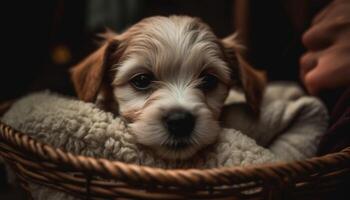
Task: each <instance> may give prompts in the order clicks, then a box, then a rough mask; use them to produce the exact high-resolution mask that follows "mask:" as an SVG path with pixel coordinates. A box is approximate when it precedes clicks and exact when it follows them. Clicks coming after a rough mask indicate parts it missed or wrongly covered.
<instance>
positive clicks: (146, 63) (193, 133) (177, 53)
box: [71, 16, 263, 159]
mask: <svg viewBox="0 0 350 200" xmlns="http://www.w3.org/2000/svg"><path fill="white" fill-rule="evenodd" d="M238 47H239V46H238V45H237V44H236V42H235V40H234V38H233V37H228V38H226V39H224V40H219V39H217V37H216V36H215V35H214V34H213V32H212V31H211V30H210V28H209V27H208V26H207V25H206V24H204V23H203V22H201V21H200V20H198V19H196V18H191V17H183V16H171V17H151V18H146V19H144V20H142V21H141V22H139V23H138V24H136V25H134V26H132V27H131V28H129V29H128V30H127V31H126V32H124V33H123V34H120V35H116V34H115V35H110V34H109V36H108V39H107V42H106V43H105V44H104V45H103V46H102V47H100V49H98V50H97V51H96V52H95V53H93V54H92V55H90V56H89V57H88V58H86V59H85V60H84V61H83V62H81V63H80V64H78V65H77V66H75V67H74V68H73V69H72V71H71V72H72V79H73V83H74V85H75V88H76V90H77V94H78V96H79V97H80V98H81V99H82V100H85V101H89V102H96V101H97V103H99V104H102V105H103V106H104V107H105V108H107V107H113V105H112V106H111V105H106V104H110V103H111V102H113V103H112V104H114V107H115V105H118V112H119V115H120V116H121V117H123V118H124V119H125V121H126V122H128V124H129V126H130V128H131V131H132V132H133V133H134V134H135V136H136V138H137V140H138V142H139V143H140V144H142V145H145V146H148V147H151V148H152V149H154V150H155V152H156V153H157V154H159V155H160V156H162V157H164V158H168V159H186V158H189V157H190V156H192V155H193V154H195V153H196V152H197V151H198V150H199V149H201V148H202V147H204V146H206V145H208V144H211V143H213V142H214V141H215V140H216V138H217V136H218V133H219V132H220V127H219V123H218V121H217V120H218V118H219V115H220V112H221V108H222V106H223V103H224V101H225V98H226V97H227V94H228V91H229V89H230V88H231V87H236V86H237V87H242V88H243V90H244V92H245V94H246V98H247V101H248V103H249V104H250V105H251V107H252V109H253V110H255V111H257V110H258V106H259V103H260V98H261V93H262V89H263V81H262V77H261V76H259V74H258V73H256V72H255V71H254V70H253V69H252V68H251V67H249V65H248V64H247V63H246V62H244V61H243V59H242V58H241V57H240V56H239V54H238V49H239V48H238Z"/></svg>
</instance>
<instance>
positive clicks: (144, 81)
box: [130, 74, 154, 90]
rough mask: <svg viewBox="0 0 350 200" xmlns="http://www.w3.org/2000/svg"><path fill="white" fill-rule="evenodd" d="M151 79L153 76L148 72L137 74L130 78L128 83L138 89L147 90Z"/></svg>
mask: <svg viewBox="0 0 350 200" xmlns="http://www.w3.org/2000/svg"><path fill="white" fill-rule="evenodd" d="M153 80H154V78H153V76H152V75H150V74H138V75H136V76H134V77H133V78H132V79H131V80H130V83H131V85H132V86H133V87H134V88H136V89H138V90H148V89H149V88H150V87H151V83H152V81H153Z"/></svg>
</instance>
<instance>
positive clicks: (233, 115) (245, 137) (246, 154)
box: [1, 84, 327, 199]
mask: <svg viewBox="0 0 350 200" xmlns="http://www.w3.org/2000/svg"><path fill="white" fill-rule="evenodd" d="M245 108H246V105H245V104H244V98H243V96H242V94H240V93H239V92H232V93H231V94H230V97H229V98H228V101H227V102H226V106H225V108H224V112H223V115H222V122H223V124H222V126H223V127H226V128H223V129H222V131H221V133H220V134H219V138H218V141H217V142H216V143H215V144H214V145H212V146H209V147H207V148H205V149H203V150H201V151H200V152H199V153H198V154H197V155H196V156H194V157H193V158H191V159H190V160H188V161H176V162H174V161H166V160H162V159H160V158H158V157H157V156H155V155H154V154H153V153H152V151H150V150H149V149H147V148H144V147H141V146H139V145H137V144H136V142H135V141H136V140H135V137H134V136H133V134H132V133H130V132H129V130H128V127H127V126H126V125H125V124H124V123H123V121H122V120H121V119H120V118H118V117H115V116H113V115H112V114H111V113H108V112H104V111H102V110H100V109H99V108H97V107H96V106H95V105H94V104H91V103H85V102H81V101H78V100H76V99H72V98H69V97H64V96H61V95H57V94H54V93H51V92H48V91H46V92H39V93H35V94H31V95H29V96H26V97H23V98H22V99H20V100H18V101H17V102H15V103H14V104H13V106H12V107H11V109H10V110H9V111H8V112H7V113H5V115H4V116H3V118H2V119H1V120H2V121H3V122H5V123H7V124H8V125H10V126H12V127H14V128H15V129H17V130H19V131H22V132H24V133H27V134H28V135H30V136H31V137H33V138H36V139H38V140H40V141H42V142H45V143H48V144H51V145H53V146H55V147H58V148H62V149H65V150H66V151H70V152H72V153H75V154H80V155H86V156H93V157H103V158H107V159H111V160H119V161H123V162H127V163H135V164H140V165H147V166H154V167H162V168H189V167H195V168H212V167H222V166H246V165H251V164H258V163H266V162H273V161H278V160H291V159H304V158H307V157H311V156H313V155H315V153H316V147H317V145H318V143H319V138H320V136H321V135H322V134H323V132H324V131H325V129H326V127H327V112H326V109H325V107H324V106H323V105H322V103H321V102H320V101H318V100H317V99H315V98H313V97H308V96H305V95H304V94H303V93H302V91H301V89H300V88H298V87H297V86H295V85H291V84H276V85H270V86H269V87H268V88H267V90H266V93H265V96H264V100H263V104H262V110H261V114H260V117H258V118H257V117H254V116H253V115H251V114H250V113H249V112H248V110H247V109H245ZM242 133H244V134H242ZM252 138H253V139H252ZM254 139H255V140H254ZM256 141H257V143H258V144H257V143H256ZM264 147H265V148H264ZM33 187H35V190H36V192H35V193H34V196H35V199H60V198H63V197H64V196H65V195H64V194H62V193H58V192H52V191H51V190H48V189H45V188H41V187H40V186H39V188H38V186H34V185H33ZM62 195H63V196H62ZM64 198H66V197H64Z"/></svg>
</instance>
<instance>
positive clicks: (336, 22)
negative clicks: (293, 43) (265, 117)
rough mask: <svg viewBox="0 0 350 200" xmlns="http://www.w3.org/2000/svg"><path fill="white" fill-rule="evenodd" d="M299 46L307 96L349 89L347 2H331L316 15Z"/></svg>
mask: <svg viewBox="0 0 350 200" xmlns="http://www.w3.org/2000/svg"><path fill="white" fill-rule="evenodd" d="M302 42H303V44H304V45H305V47H306V48H307V52H306V53H305V54H304V55H303V56H302V57H301V59H300V76H301V79H302V81H303V82H304V85H305V87H306V89H307V90H308V92H309V93H310V94H313V95H317V94H319V93H320V92H321V91H324V90H329V89H336V88H339V87H344V86H349V85H350V1H349V0H334V1H333V2H332V3H330V4H329V5H328V6H326V7H325V9H324V10H323V11H321V12H320V13H318V14H317V15H316V17H315V18H314V19H313V21H312V24H311V27H310V28H309V29H308V30H307V31H306V32H305V33H304V35H303V38H302Z"/></svg>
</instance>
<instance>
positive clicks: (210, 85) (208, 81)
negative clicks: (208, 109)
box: [199, 74, 219, 90]
mask: <svg viewBox="0 0 350 200" xmlns="http://www.w3.org/2000/svg"><path fill="white" fill-rule="evenodd" d="M201 78H202V82H201V84H200V85H199V88H201V89H202V90H211V89H214V88H215V87H216V86H217V85H218V83H219V79H218V78H217V77H216V76H214V75H212V74H203V75H202V76H201Z"/></svg>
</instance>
